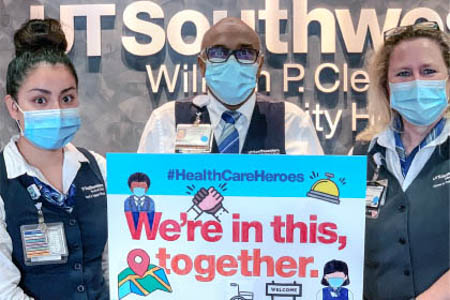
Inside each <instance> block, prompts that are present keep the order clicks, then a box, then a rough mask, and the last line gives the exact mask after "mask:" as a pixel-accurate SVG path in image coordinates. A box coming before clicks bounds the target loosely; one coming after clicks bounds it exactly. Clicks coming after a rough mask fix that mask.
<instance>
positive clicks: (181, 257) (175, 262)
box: [170, 254, 192, 275]
mask: <svg viewBox="0 0 450 300" xmlns="http://www.w3.org/2000/svg"><path fill="white" fill-rule="evenodd" d="M180 261H183V263H184V268H181V267H180V266H179V262H180ZM170 266H171V267H172V270H173V271H174V272H175V273H176V274H177V275H186V274H189V273H191V271H192V260H191V258H190V257H189V256H188V255H185V254H178V255H175V256H174V257H173V259H172V261H171V262H170Z"/></svg>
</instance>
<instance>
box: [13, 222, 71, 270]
mask: <svg viewBox="0 0 450 300" xmlns="http://www.w3.org/2000/svg"><path fill="white" fill-rule="evenodd" d="M20 235H21V237H22V249H23V258H24V261H25V265H27V266H36V265H45V264H62V263H66V262H67V257H68V256H69V249H68V248H67V242H66V235H65V233H64V224H63V223H49V224H46V223H42V224H32V225H22V226H20Z"/></svg>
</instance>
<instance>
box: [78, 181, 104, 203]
mask: <svg viewBox="0 0 450 300" xmlns="http://www.w3.org/2000/svg"><path fill="white" fill-rule="evenodd" d="M81 190H82V191H83V193H84V194H85V198H86V199H92V198H98V197H101V196H106V191H105V186H104V185H103V184H101V183H99V184H96V185H88V186H82V187H81Z"/></svg>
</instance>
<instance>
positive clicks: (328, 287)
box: [316, 259, 353, 300]
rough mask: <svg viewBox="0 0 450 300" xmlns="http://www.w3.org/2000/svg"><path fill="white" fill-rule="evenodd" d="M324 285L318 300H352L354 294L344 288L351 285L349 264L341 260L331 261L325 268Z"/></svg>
mask: <svg viewBox="0 0 450 300" xmlns="http://www.w3.org/2000/svg"><path fill="white" fill-rule="evenodd" d="M321 283H322V285H324V286H325V287H324V288H323V289H321V290H320V291H319V292H317V296H316V299H317V300H352V299H353V294H352V292H351V291H350V290H348V289H347V288H345V287H344V286H346V285H349V284H350V279H349V277H348V267H347V264H346V263H345V262H343V261H341V260H335V259H333V260H330V261H329V262H327V263H326V264H325V266H324V268H323V277H322V282H321Z"/></svg>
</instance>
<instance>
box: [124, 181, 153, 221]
mask: <svg viewBox="0 0 450 300" xmlns="http://www.w3.org/2000/svg"><path fill="white" fill-rule="evenodd" d="M128 187H129V188H130V191H131V192H132V193H133V195H131V196H129V197H128V198H127V199H125V202H124V211H125V215H126V217H127V222H128V225H129V226H130V225H131V221H132V224H133V225H134V228H135V229H136V228H137V225H138V223H139V218H140V216H141V212H144V213H145V215H144V217H146V218H148V221H149V224H150V228H151V227H152V225H153V218H154V216H155V202H154V201H153V199H152V198H150V197H148V196H147V195H146V194H147V191H148V189H149V188H150V178H149V177H148V176H147V175H146V174H144V173H140V172H137V173H134V174H131V176H130V177H129V178H128Z"/></svg>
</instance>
